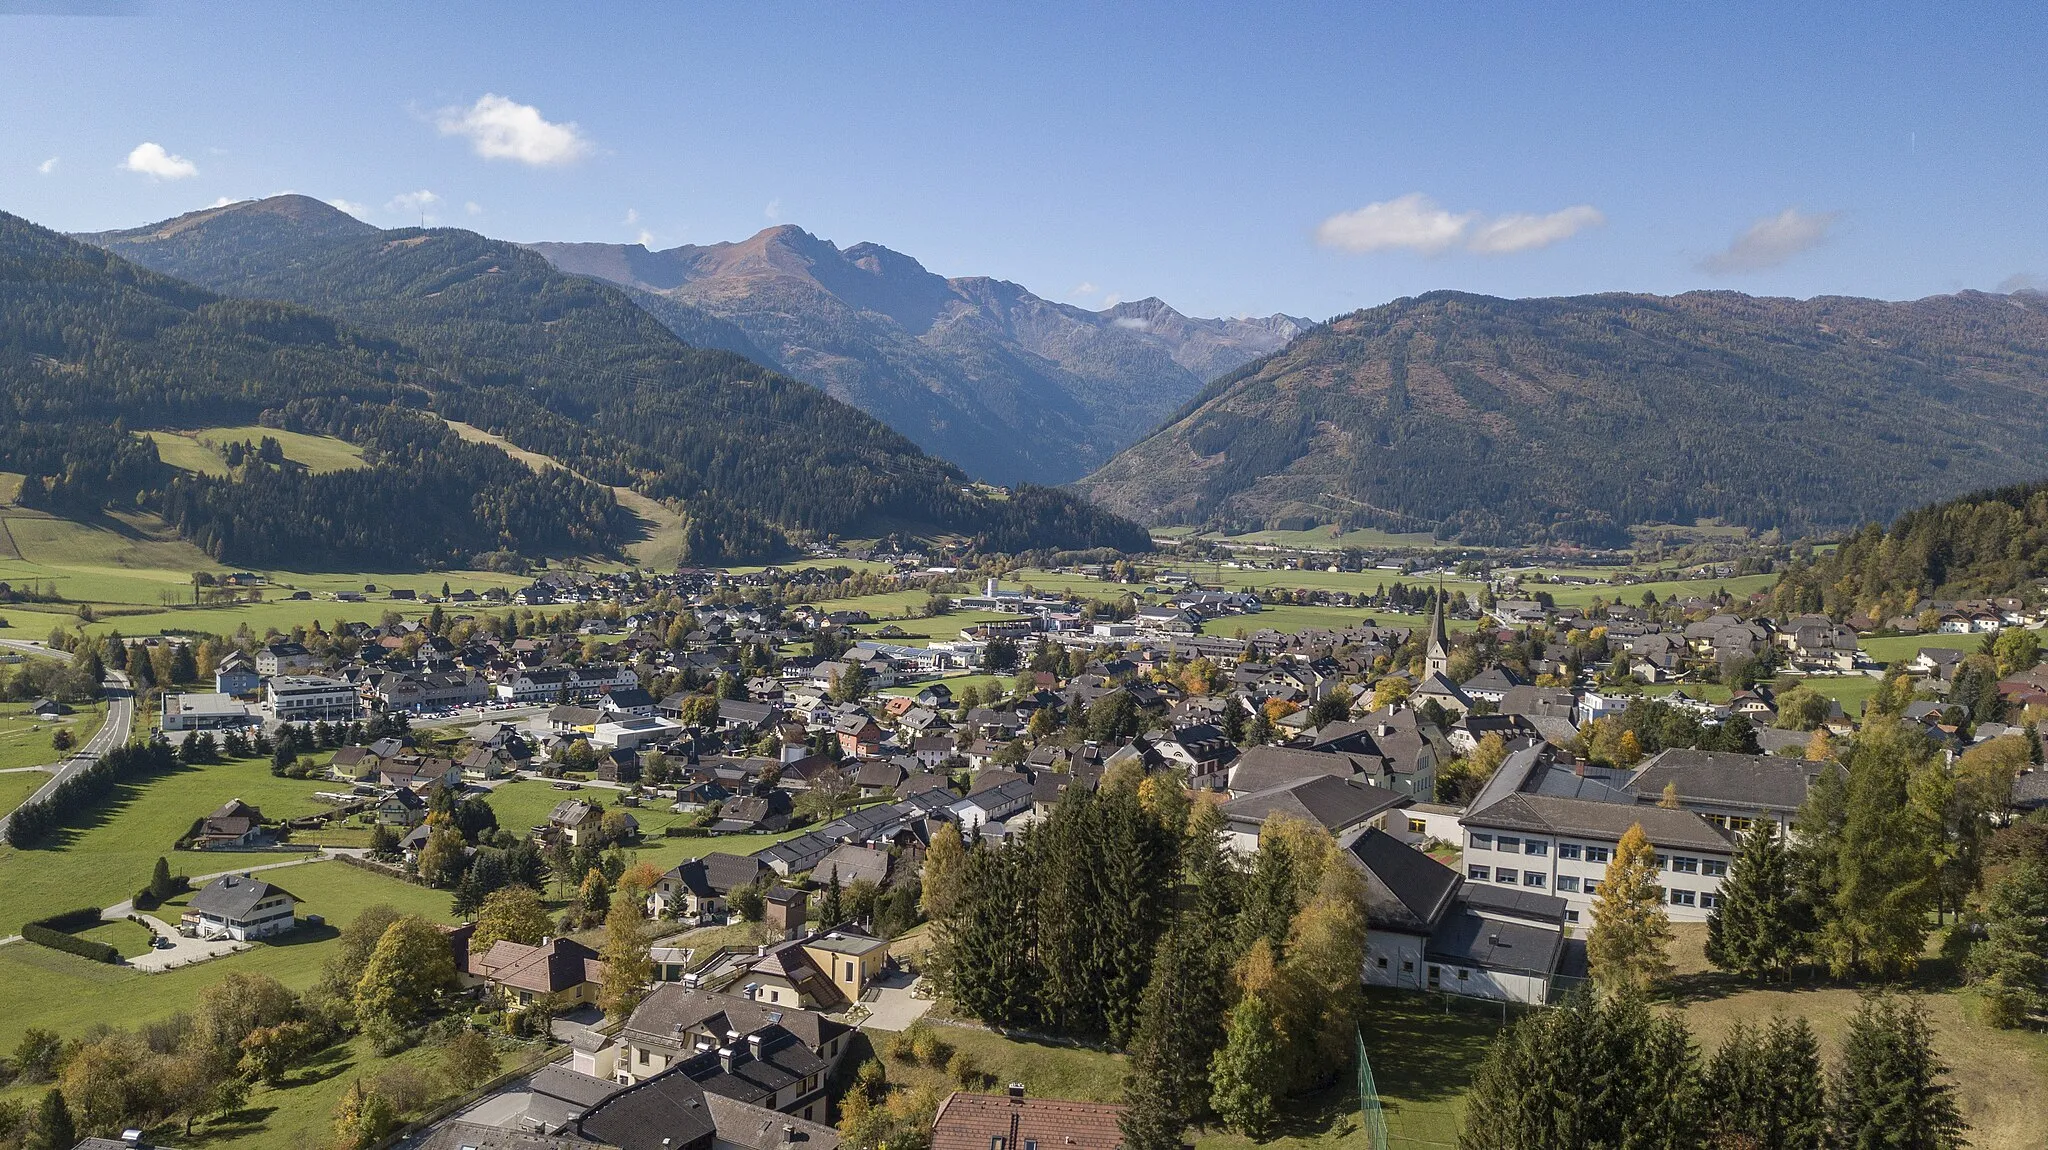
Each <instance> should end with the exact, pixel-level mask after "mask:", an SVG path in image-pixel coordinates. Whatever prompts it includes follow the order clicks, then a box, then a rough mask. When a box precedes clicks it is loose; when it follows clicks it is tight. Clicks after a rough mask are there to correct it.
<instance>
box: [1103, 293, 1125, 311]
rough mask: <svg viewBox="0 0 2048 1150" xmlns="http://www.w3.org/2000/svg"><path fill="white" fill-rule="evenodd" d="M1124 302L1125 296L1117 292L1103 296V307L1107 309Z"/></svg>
mask: <svg viewBox="0 0 2048 1150" xmlns="http://www.w3.org/2000/svg"><path fill="white" fill-rule="evenodd" d="M1122 302H1124V297H1122V296H1120V295H1118V294H1116V293H1115V292H1111V293H1109V294H1108V295H1106V296H1103V297H1102V307H1103V310H1105V311H1107V310H1108V309H1110V308H1113V307H1115V306H1116V305H1118V304H1120V303H1122Z"/></svg>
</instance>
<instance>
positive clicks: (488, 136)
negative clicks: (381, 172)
mask: <svg viewBox="0 0 2048 1150" xmlns="http://www.w3.org/2000/svg"><path fill="white" fill-rule="evenodd" d="M434 123H435V126H437V127H439V128H440V129H441V134H442V135H444V136H465V137H467V138H468V139H469V146H470V147H471V148H472V149H473V150H474V151H475V152H476V154H477V155H479V156H482V157H483V158H484V159H486V160H517V161H519V162H520V163H522V164H532V165H533V166H535V167H548V166H550V165H554V164H571V163H574V162H576V161H577V160H580V159H582V158H583V157H585V156H587V155H589V154H590V152H591V144H590V141H589V139H587V138H586V137H585V136H584V135H583V131H582V129H580V128H578V127H577V126H576V125H575V124H573V123H566V122H565V123H560V124H557V123H554V122H553V121H550V120H548V119H547V118H545V117H543V116H542V115H541V114H540V109H539V108H536V107H534V106H533V105H532V104H521V103H519V102H517V101H514V100H509V99H507V98H505V97H504V96H499V95H496V94H491V93H486V94H485V95H484V96H483V97H481V98H480V99H478V100H477V102H476V103H474V104H471V105H470V106H469V107H467V108H443V109H441V114H440V115H439V116H437V117H436V118H435V121H434Z"/></svg>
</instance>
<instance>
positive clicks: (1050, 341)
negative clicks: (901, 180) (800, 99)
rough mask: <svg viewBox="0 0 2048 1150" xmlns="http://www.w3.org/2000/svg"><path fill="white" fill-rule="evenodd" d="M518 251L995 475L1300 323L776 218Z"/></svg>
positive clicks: (1137, 426) (1056, 464)
mask: <svg viewBox="0 0 2048 1150" xmlns="http://www.w3.org/2000/svg"><path fill="white" fill-rule="evenodd" d="M531 246H532V247H533V249H534V250H535V251H538V252H540V253H541V254H542V255H544V256H546V257H547V258H548V260H550V261H551V262H552V263H554V264H555V266H556V267H558V268H560V269H562V270H563V271H567V272H573V273H576V274H580V275H587V276H591V277H593V278H597V279H602V280H607V281H610V282H612V283H615V284H619V285H621V286H624V287H626V288H627V289H628V290H629V291H632V292H633V293H634V294H635V297H636V298H638V299H640V301H641V303H642V306H644V307H647V309H648V310H649V311H650V312H652V313H653V314H655V315H656V316H657V317H658V318H660V319H661V320H662V321H663V322H664V323H666V324H668V325H669V327H670V328H671V329H672V330H674V331H676V332H677V334H678V335H681V336H682V337H683V338H684V339H686V340H692V341H696V342H708V343H709V344H710V345H711V346H717V347H723V348H726V349H727V350H732V351H738V352H740V353H741V354H745V355H750V356H755V357H758V358H761V359H762V360H764V361H765V362H771V363H773V364H775V365H776V366H778V367H780V368H782V369H783V370H785V371H787V372H789V373H790V374H792V375H794V376H796V377H797V378H799V379H803V380H806V381H808V382H810V383H814V384H816V385H818V386H819V387H822V388H824V389H825V390H826V391H828V392H830V393H831V394H832V395H833V396H834V397H836V398H839V399H842V400H845V401H846V402H849V403H852V404H854V405H855V406H857V407H860V408H861V409H862V410H864V411H867V412H868V413H869V414H871V415H874V416H876V417H877V418H879V419H881V420H883V421H884V422H886V423H888V424H889V425H890V426H891V427H894V428H896V429H897V430H898V431H900V432H902V433H903V434H905V435H907V436H909V437H910V438H911V439H912V440H913V441H915V442H917V443H918V444H919V445H920V446H923V447H924V448H926V449H927V450H929V451H932V452H934V453H935V454H938V455H941V456H944V457H945V458H948V459H951V460H953V461H955V462H956V463H959V464H960V465H961V466H962V467H965V468H966V469H967V470H968V471H969V472H970V473H972V474H974V475H976V476H977V477H980V478H985V479H989V480H993V481H996V482H1014V481H1020V480H1022V481H1032V482H1066V481H1068V480H1072V479H1075V478H1077V477H1079V476H1081V475H1083V474H1085V473H1086V472H1087V471H1089V470H1091V469H1092V468H1094V467H1095V466H1097V465H1099V464H1100V463H1102V462H1104V461H1106V460H1107V459H1108V458H1109V457H1110V456H1111V455H1112V454H1114V453H1115V451H1116V450H1117V449H1118V448H1121V447H1123V446H1124V445H1126V444H1128V443H1131V442H1133V441H1135V440H1136V439H1137V438H1138V437H1139V436H1141V435H1143V434H1145V433H1146V432H1148V431H1150V430H1152V429H1153V428H1154V427H1155V426H1157V425H1158V424H1159V422H1160V421H1161V420H1163V419H1164V418H1165V417H1166V416H1167V415H1168V414H1169V413H1171V412H1172V411H1174V410H1175V409H1176V408H1178V407H1179V406H1180V405H1181V404H1182V403H1184V402H1185V401H1186V400H1187V399H1188V397H1190V396H1192V395H1194V394H1195V393H1196V392H1197V391H1199V390H1201V388H1202V386H1203V385H1204V384H1205V383H1207V382H1208V381H1209V380H1210V379H1212V378H1214V377H1215V376H1217V375H1219V374H1222V373H1224V372H1228V371H1231V370H1234V369H1235V368H1237V367H1239V366H1241V365H1242V364H1244V363H1247V362H1249V361H1250V360H1253V359H1256V358H1258V357H1259V356H1261V355H1265V354H1268V353H1270V352H1273V351H1276V350H1278V349H1279V348H1281V347H1284V346H1286V344H1287V342H1288V341H1289V340H1291V339H1293V338H1294V336H1296V335H1298V334H1299V333H1300V332H1302V331H1303V330H1306V329H1307V328H1308V327H1309V326H1310V324H1309V323H1308V321H1306V320H1299V319H1295V318H1293V317H1290V316H1285V315H1274V316H1267V317H1263V318H1253V319H1199V318H1193V317H1189V316H1184V315H1182V314H1180V313H1179V312H1177V311H1175V310H1174V309H1173V308H1171V307H1169V306H1167V305H1166V304H1165V303H1163V302H1162V301H1160V300H1157V299H1145V300H1138V301H1135V302H1130V303H1121V304H1118V305H1116V306H1114V307H1111V308H1108V309H1105V310H1102V311H1090V310H1088V309H1086V308H1081V307H1075V306H1073V305H1070V304H1062V303H1057V302H1054V301H1051V300H1046V299H1043V298H1041V297H1039V296H1037V295H1035V294H1033V293H1032V292H1031V291H1029V290H1028V289H1026V288H1024V287H1022V286H1020V285H1018V284H1015V283H1011V282H1009V281H1006V280H999V279H994V278H990V277H986V276H967V277H960V278H955V279H948V278H946V277H944V276H940V275H937V274H935V273H933V272H931V271H928V270H926V269H925V267H924V266H923V265H922V264H920V263H918V261H917V260H915V259H913V258H911V257H910V256H907V255H904V254H903V253H901V252H897V251H893V250H891V249H889V248H886V247H883V246H881V245H879V244H873V243H860V244H855V245H853V246H851V247H848V248H845V249H844V250H842V249H840V248H839V247H837V246H836V245H834V244H832V243H831V242H829V241H827V240H823V239H820V238H818V237H816V236H813V235H811V234H810V233H808V232H806V231H804V230H803V229H801V228H797V227H794V226H790V225H782V226H778V227H773V228H768V229H766V230H764V231H762V232H760V233H758V234H756V235H754V236H752V237H750V238H748V239H746V240H741V241H737V242H732V243H720V244H707V245H702V246H684V247H678V248H670V249H667V250H664V251H649V250H647V249H646V248H644V247H642V246H640V245H638V244H555V243H542V244H533V245H531ZM663 305H667V306H663ZM708 322H717V323H720V324H723V325H727V329H726V330H727V331H728V332H736V333H737V336H738V338H743V339H744V341H745V346H738V345H737V343H738V339H736V338H735V337H734V336H733V335H732V334H723V335H721V334H720V333H717V332H712V331H709V330H707V327H706V325H707V323H708Z"/></svg>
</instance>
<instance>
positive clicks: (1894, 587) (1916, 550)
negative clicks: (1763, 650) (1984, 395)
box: [1774, 482, 2048, 625]
mask: <svg viewBox="0 0 2048 1150" xmlns="http://www.w3.org/2000/svg"><path fill="white" fill-rule="evenodd" d="M2044 579H2048V482H2034V483H2024V484H2016V485H2013V486H2010V487H2001V488H1999V489H1997V490H1995V491H1978V492H1974V493H1972V494H1970V495H1966V496H1964V497H1963V498H1961V499H1953V500H1949V501H1948V502H1946V503H1938V504H1935V505H1933V506H1931V507H1916V508H1914V509H1913V510H1911V511H1908V512H1906V513H1905V514H1904V515H1901V516H1899V517H1898V519H1896V520H1894V521H1893V522H1892V523H1891V525H1890V526H1889V527H1879V526H1877V525H1875V524H1872V525H1870V526H1867V527H1865V528H1864V529H1863V530H1861V531H1858V532H1856V533H1855V534H1853V535H1851V536H1850V537H1849V538H1848V539H1846V540H1844V541H1843V542H1842V544H1841V546H1839V547H1837V548H1835V549H1834V550H1833V551H1831V552H1827V553H1824V554H1821V555H1819V556H1816V557H1815V559H1814V561H1813V562H1812V563H1811V564H1810V565H1809V564H1797V565H1794V566H1793V567H1792V568H1791V569H1789V570H1787V571H1786V572H1785V573H1784V574H1783V575H1781V576H1779V578H1778V586H1777V589H1776V591H1775V592H1774V594H1775V596H1776V602H1777V606H1778V607H1779V608H1780V609H1782V610H1783V611H1784V612H1785V613H1787V614H1797V613H1799V612H1802V611H1825V612H1827V613H1828V614H1830V615H1833V616H1835V617H1837V618H1841V617H1844V616H1847V615H1851V614H1861V615H1865V616H1867V617H1869V618H1871V619H1873V620H1875V621H1876V622H1877V623H1879V624H1880V625H1882V624H1884V623H1887V622H1889V621H1891V620H1892V619H1894V618H1897V617H1898V616H1900V615H1907V614H1916V613H1917V612H1918V610H1919V608H1920V607H1921V606H1922V605H1923V604H1924V603H1925V601H1926V600H1929V599H1965V598H1978V597H1984V596H1991V595H2017V596H2020V597H2022V598H2027V599H2034V598H2036V597H2037V596H2038V592H2039V588H2040V586H2041V585H2042V582H2043V580H2044Z"/></svg>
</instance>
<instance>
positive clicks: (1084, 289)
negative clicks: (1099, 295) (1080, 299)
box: [1074, 280, 1102, 295]
mask: <svg viewBox="0 0 2048 1150" xmlns="http://www.w3.org/2000/svg"><path fill="white" fill-rule="evenodd" d="M1101 290H1102V289H1101V288H1099V287H1096V286H1095V285H1094V284H1092V283H1090V282H1089V281H1087V280H1082V281H1081V282H1080V283H1077V284H1075V285H1074V294H1075V295H1094V294H1095V293H1096V292H1099V291H1101Z"/></svg>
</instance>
